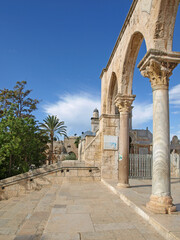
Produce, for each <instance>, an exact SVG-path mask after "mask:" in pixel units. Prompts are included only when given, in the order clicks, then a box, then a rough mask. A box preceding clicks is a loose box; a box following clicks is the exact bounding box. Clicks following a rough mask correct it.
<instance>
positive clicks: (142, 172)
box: [129, 154, 152, 178]
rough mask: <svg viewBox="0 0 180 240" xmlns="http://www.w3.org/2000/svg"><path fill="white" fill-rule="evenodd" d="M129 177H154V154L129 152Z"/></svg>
mask: <svg viewBox="0 0 180 240" xmlns="http://www.w3.org/2000/svg"><path fill="white" fill-rule="evenodd" d="M129 177H130V178H152V155H151V154H146V155H140V154H129Z"/></svg>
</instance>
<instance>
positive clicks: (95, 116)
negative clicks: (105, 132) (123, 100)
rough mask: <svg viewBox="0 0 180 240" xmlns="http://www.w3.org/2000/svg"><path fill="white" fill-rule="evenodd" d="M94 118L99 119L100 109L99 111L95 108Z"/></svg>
mask: <svg viewBox="0 0 180 240" xmlns="http://www.w3.org/2000/svg"><path fill="white" fill-rule="evenodd" d="M93 118H98V119H99V111H98V109H97V108H95V109H94V111H93ZM91 119H92V118H91Z"/></svg>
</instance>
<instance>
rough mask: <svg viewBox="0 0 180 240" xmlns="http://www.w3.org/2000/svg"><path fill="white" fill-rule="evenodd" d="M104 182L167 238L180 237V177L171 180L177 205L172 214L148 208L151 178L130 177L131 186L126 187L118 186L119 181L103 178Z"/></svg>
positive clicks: (175, 238) (174, 201) (174, 200)
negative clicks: (155, 211) (156, 212)
mask: <svg viewBox="0 0 180 240" xmlns="http://www.w3.org/2000/svg"><path fill="white" fill-rule="evenodd" d="M102 182H103V183H104V184H105V186H106V187H108V188H109V189H110V190H111V191H112V192H114V193H115V194H116V195H118V196H119V197H120V199H122V200H123V201H124V203H125V204H127V205H128V206H130V207H131V208H132V209H133V210H134V211H135V212H136V213H137V214H139V215H140V216H141V217H143V218H144V219H145V220H146V221H147V222H148V223H149V224H151V225H152V226H153V227H154V228H155V229H156V230H157V231H159V233H160V234H161V235H162V236H163V237H164V238H165V239H174V240H177V239H180V234H179V232H180V179H172V180H171V193H172V197H173V203H174V204H175V205H176V207H177V212H176V213H172V214H171V215H168V214H155V213H152V212H150V211H149V210H148V209H146V203H147V202H148V201H149V198H150V195H151V188H152V185H151V180H138V179H130V186H131V187H130V188H126V189H123V188H119V187H117V181H113V180H103V179H102Z"/></svg>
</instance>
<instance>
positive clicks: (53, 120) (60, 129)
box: [40, 115, 67, 163]
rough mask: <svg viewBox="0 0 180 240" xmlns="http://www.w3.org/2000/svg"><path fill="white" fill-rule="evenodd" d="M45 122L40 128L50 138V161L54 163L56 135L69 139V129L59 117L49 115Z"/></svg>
mask: <svg viewBox="0 0 180 240" xmlns="http://www.w3.org/2000/svg"><path fill="white" fill-rule="evenodd" d="M43 121H44V123H41V124H40V127H41V128H42V130H43V131H44V132H45V133H47V134H48V135H49V137H50V143H51V144H50V161H51V162H52V163H53V141H54V138H55V137H56V136H55V135H56V134H57V133H58V134H59V135H60V136H62V135H63V136H65V137H67V132H66V128H67V127H66V126H65V125H64V122H63V121H60V120H59V118H57V116H53V115H52V116H50V115H48V116H47V118H45V119H44V120H43Z"/></svg>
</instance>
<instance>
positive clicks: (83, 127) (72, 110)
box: [43, 92, 100, 135]
mask: <svg viewBox="0 0 180 240" xmlns="http://www.w3.org/2000/svg"><path fill="white" fill-rule="evenodd" d="M43 108H44V111H45V112H46V113H47V114H49V115H56V116H57V117H58V118H59V119H60V120H61V121H64V122H65V125H66V126H67V131H68V134H69V135H73V134H75V133H77V134H81V132H84V131H87V130H90V129H91V117H92V115H93V110H94V109H95V108H98V110H99V111H100V97H99V96H97V95H92V94H88V93H85V92H81V93H77V94H70V93H67V94H65V95H64V96H60V97H59V100H58V101H57V102H56V103H51V104H47V105H44V106H43Z"/></svg>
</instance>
